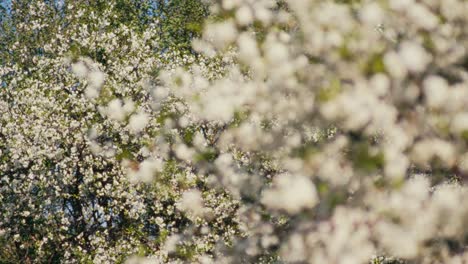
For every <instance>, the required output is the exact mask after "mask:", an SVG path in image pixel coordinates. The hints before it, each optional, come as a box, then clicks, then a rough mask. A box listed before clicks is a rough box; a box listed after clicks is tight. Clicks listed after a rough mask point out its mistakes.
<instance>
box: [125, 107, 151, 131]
mask: <svg viewBox="0 0 468 264" xmlns="http://www.w3.org/2000/svg"><path fill="white" fill-rule="evenodd" d="M148 121H149V115H148V114H147V113H145V112H139V113H136V114H133V115H132V116H131V117H130V119H129V121H128V127H129V129H130V130H131V131H132V132H133V133H138V132H141V131H142V130H143V129H144V128H145V127H146V125H148Z"/></svg>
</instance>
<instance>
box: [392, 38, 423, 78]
mask: <svg viewBox="0 0 468 264" xmlns="http://www.w3.org/2000/svg"><path fill="white" fill-rule="evenodd" d="M399 55H400V57H401V60H402V61H403V64H404V65H405V66H406V67H407V69H408V70H409V71H411V72H422V71H423V70H424V69H426V66H427V65H428V64H429V62H430V61H431V57H430V55H429V54H428V53H427V52H426V51H425V50H424V48H423V47H421V45H420V44H417V43H414V42H408V41H405V42H403V43H402V44H401V46H400V51H399Z"/></svg>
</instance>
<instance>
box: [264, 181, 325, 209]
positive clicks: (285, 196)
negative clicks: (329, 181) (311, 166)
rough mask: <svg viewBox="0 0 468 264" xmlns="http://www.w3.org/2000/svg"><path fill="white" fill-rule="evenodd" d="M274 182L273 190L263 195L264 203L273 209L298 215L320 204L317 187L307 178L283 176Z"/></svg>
mask: <svg viewBox="0 0 468 264" xmlns="http://www.w3.org/2000/svg"><path fill="white" fill-rule="evenodd" d="M273 182H274V184H273V188H271V189H268V190H266V191H265V192H264V193H263V195H262V203H263V204H265V205H267V206H268V207H270V208H272V209H282V210H286V211H287V212H289V213H297V212H299V211H300V210H302V209H308V208H312V207H314V206H315V205H316V204H317V202H318V196H317V192H316V190H315V186H314V184H313V183H312V182H311V181H310V180H309V179H308V178H307V177H305V176H294V175H288V174H281V175H278V176H276V177H275V179H274V181H273Z"/></svg>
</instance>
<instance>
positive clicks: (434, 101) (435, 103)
mask: <svg viewBox="0 0 468 264" xmlns="http://www.w3.org/2000/svg"><path fill="white" fill-rule="evenodd" d="M423 86H424V95H425V97H426V103H427V105H428V106H429V107H431V108H442V107H443V106H444V105H445V103H446V101H447V99H448V98H447V97H448V90H449V88H448V83H447V81H446V80H445V79H444V78H442V77H440V76H435V75H431V76H429V77H427V78H426V79H425V80H424V83H423Z"/></svg>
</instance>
